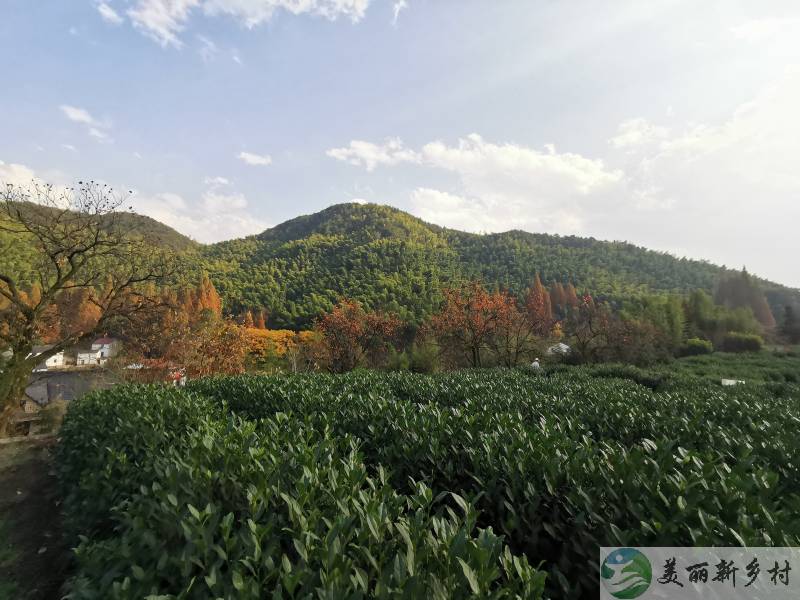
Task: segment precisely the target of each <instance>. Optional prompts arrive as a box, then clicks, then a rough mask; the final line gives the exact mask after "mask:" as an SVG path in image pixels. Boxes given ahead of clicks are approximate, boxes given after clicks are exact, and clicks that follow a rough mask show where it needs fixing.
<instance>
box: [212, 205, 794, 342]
mask: <svg viewBox="0 0 800 600" xmlns="http://www.w3.org/2000/svg"><path fill="white" fill-rule="evenodd" d="M198 253H199V256H200V258H201V262H202V265H203V268H204V269H205V270H207V271H208V272H209V274H210V275H211V278H212V281H214V283H215V285H217V287H218V288H219V290H220V293H221V294H222V297H223V299H224V300H225V301H226V305H227V306H228V307H229V308H230V309H231V310H232V311H234V312H235V311H237V310H243V309H246V308H265V309H267V311H268V312H269V313H270V315H271V316H270V324H271V325H272V326H277V327H304V326H308V325H309V324H310V323H311V321H312V320H313V318H314V317H315V316H316V315H318V314H319V313H320V312H322V311H325V310H329V309H330V307H331V306H332V305H333V304H334V303H335V302H336V300H337V299H338V298H340V297H342V296H348V297H352V298H355V299H357V300H360V301H362V302H363V303H365V304H366V305H367V306H369V307H372V308H381V309H385V310H392V311H394V312H397V313H398V314H400V315H401V316H402V317H404V318H406V319H408V320H410V321H412V322H420V321H421V320H422V319H424V318H425V317H426V316H427V315H428V314H429V313H430V312H431V311H432V310H434V309H435V308H434V307H435V306H437V304H438V302H439V300H440V294H439V291H440V290H441V288H442V287H443V286H447V285H451V284H455V283H458V282H459V281H463V280H465V279H473V278H474V279H481V280H482V281H484V283H486V284H487V285H497V286H501V287H505V288H508V289H510V290H512V291H514V292H521V291H522V290H524V289H525V288H526V287H527V286H529V285H530V284H531V282H532V281H533V278H534V277H535V274H536V273H538V274H539V275H540V276H541V278H542V279H543V281H545V282H549V283H552V282H556V281H560V282H562V283H567V282H572V283H573V284H575V285H576V286H577V287H579V288H580V289H585V290H587V291H589V292H591V293H593V294H595V295H598V296H600V297H604V298H608V299H612V300H613V299H620V298H624V297H629V296H636V295H641V294H646V293H687V292H690V291H692V290H694V289H703V290H706V291H708V292H713V290H714V288H715V285H716V282H717V281H719V279H720V278H721V277H723V276H725V275H726V274H729V273H732V272H733V270H731V269H728V268H726V267H723V266H718V265H715V264H713V263H711V262H709V261H704V260H697V259H689V258H679V257H676V256H673V255H672V254H670V253H667V252H660V251H656V250H650V249H647V248H645V247H642V246H637V245H635V244H631V243H629V242H624V241H603V240H598V239H595V238H592V237H579V236H561V235H557V234H547V233H531V232H527V231H522V230H518V229H515V230H509V231H506V232H499V233H491V234H477V233H470V232H464V231H459V230H455V229H449V228H445V227H440V226H438V225H434V224H431V223H427V222H425V221H424V220H422V219H420V218H418V217H415V216H413V215H411V214H409V213H407V212H404V211H402V210H400V209H397V208H394V207H391V206H387V205H381V204H361V203H343V204H335V205H332V206H329V207H327V208H325V209H323V210H321V211H318V212H316V213H311V214H308V215H301V216H298V217H295V218H293V219H290V220H288V221H284V222H283V223H280V224H278V225H276V226H274V227H271V228H269V229H267V230H265V231H263V232H261V233H259V234H255V235H252V236H249V237H246V238H238V239H234V240H227V241H223V242H217V243H215V244H209V245H205V246H201V247H200V248H199V250H198ZM757 279H758V281H759V283H760V284H761V286H762V288H763V289H764V291H765V293H766V295H767V297H768V299H769V302H770V305H771V307H772V310H773V312H776V311H780V310H781V308H782V306H783V305H785V304H787V303H790V304H793V305H795V304H800V290H797V289H794V288H790V287H787V286H783V285H781V284H778V283H775V282H771V281H768V280H766V279H761V278H757ZM776 314H777V312H776Z"/></svg>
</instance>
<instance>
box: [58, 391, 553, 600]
mask: <svg viewBox="0 0 800 600" xmlns="http://www.w3.org/2000/svg"><path fill="white" fill-rule="evenodd" d="M220 408H221V405H220V406H218V407H215V406H213V405H212V404H210V403H209V402H208V401H207V400H204V399H203V398H202V397H201V396H200V395H198V394H192V393H188V394H187V393H184V392H181V391H177V390H170V389H164V388H156V387H150V388H147V387H131V388H116V389H115V390H113V391H109V392H104V393H100V394H96V395H94V396H90V397H88V398H86V399H82V400H80V401H78V402H76V403H75V405H74V406H73V407H72V409H71V410H70V414H69V417H68V420H67V423H65V428H64V430H63V438H62V443H61V445H60V453H59V457H58V458H59V461H58V462H59V471H60V475H61V481H62V483H63V485H64V487H65V490H66V498H67V499H68V501H67V502H66V503H65V509H66V513H67V515H68V516H69V517H70V521H71V523H72V528H71V529H72V530H73V531H80V530H83V531H84V532H85V533H84V534H83V535H82V536H81V537H80V540H81V541H80V544H79V546H78V548H77V563H78V571H77V574H76V576H75V578H74V579H73V580H72V582H71V583H70V593H69V597H70V598H98V599H99V598H103V599H105V598H264V597H270V598H312V597H313V598H359V597H370V598H373V597H374V598H400V597H403V598H416V597H428V596H429V597H432V598H440V599H446V598H467V597H472V596H480V597H487V598H541V597H542V591H543V586H544V574H543V573H540V572H537V571H536V570H535V569H534V568H532V567H531V566H530V565H529V563H528V561H527V560H526V559H525V558H524V557H520V556H515V555H513V554H511V552H510V551H509V549H508V547H507V546H505V545H504V543H503V540H502V538H500V537H498V536H496V535H495V534H494V533H493V532H492V531H491V530H490V529H484V528H481V527H478V524H477V513H476V511H475V508H474V507H473V506H471V505H470V504H469V503H468V502H467V501H465V500H464V499H463V498H461V497H460V496H458V495H453V494H446V497H447V500H448V502H447V503H444V502H443V501H442V500H443V498H444V496H442V495H439V496H434V493H433V491H432V490H431V489H430V488H429V487H427V486H426V485H424V484H423V483H416V482H410V483H409V488H410V489H411V491H410V492H409V493H407V494H400V493H398V492H397V491H395V490H394V489H393V488H392V487H391V485H390V484H389V482H388V479H389V478H388V476H387V474H386V473H385V471H384V470H383V469H381V468H378V469H375V470H374V471H373V472H372V473H368V471H367V468H366V467H365V465H364V464H363V461H362V460H361V456H360V454H359V450H358V444H357V442H356V440H355V439H354V438H352V437H350V436H348V435H336V436H334V435H333V434H332V432H331V431H330V430H324V429H318V428H315V427H313V426H311V425H310V424H309V421H308V420H307V419H306V420H304V419H300V418H294V417H290V416H288V415H286V414H282V413H276V414H273V415H271V416H270V417H269V418H266V419H263V420H259V421H258V422H247V421H242V420H241V419H240V418H238V417H234V416H228V417H224V416H223V415H222V413H221V412H220Z"/></svg>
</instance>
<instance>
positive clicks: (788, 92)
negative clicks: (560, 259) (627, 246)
mask: <svg viewBox="0 0 800 600" xmlns="http://www.w3.org/2000/svg"><path fill="white" fill-rule="evenodd" d="M799 104H800V70H790V71H787V72H786V73H785V74H784V75H783V76H782V77H780V78H779V79H778V80H776V81H774V82H772V83H771V84H770V85H768V86H767V87H766V88H764V89H763V90H762V91H761V92H760V93H759V94H758V95H756V96H755V97H754V98H753V99H752V100H750V101H749V102H746V103H744V104H742V105H741V106H739V107H738V108H737V109H736V110H735V111H734V112H733V113H732V114H730V115H729V116H728V117H727V118H723V119H721V120H720V121H719V122H717V123H699V124H698V123H695V124H688V125H686V126H684V127H683V128H682V129H681V130H676V131H674V132H673V133H670V134H669V135H666V136H663V137H661V139H659V140H658V142H657V143H654V144H650V145H640V146H631V147H629V148H626V152H627V153H626V156H625V161H626V163H627V164H626V167H625V171H626V173H627V177H626V181H625V197H626V198H629V199H630V203H631V204H632V205H633V206H635V207H636V208H638V209H640V210H638V211H634V212H631V213H623V214H615V215H609V216H608V217H607V218H606V219H605V222H604V225H603V230H604V231H614V232H616V234H617V235H618V236H620V237H621V236H623V235H625V236H626V237H632V236H635V237H636V238H637V241H638V242H639V243H642V244H645V245H648V246H651V247H656V248H661V249H664V250H676V251H677V249H681V251H683V252H688V253H689V254H690V255H693V256H697V257H704V258H707V259H709V260H713V261H716V262H718V263H725V264H729V265H730V264H733V265H741V264H747V265H748V266H751V265H753V264H757V263H759V264H761V265H763V266H761V267H759V268H758V272H759V274H761V275H764V276H771V277H773V278H775V279H777V280H783V281H785V282H786V283H794V284H795V285H797V284H798V283H800V282H798V279H797V276H796V274H793V273H792V267H791V265H790V262H788V263H784V262H783V261H781V260H779V257H782V256H791V255H794V254H796V253H797V246H796V241H794V242H793V240H796V236H795V233H794V228H795V226H794V224H795V223H798V222H800V204H799V203H798V202H797V194H798V190H800V171H799V170H798V168H797V157H798V156H800V122H798V120H797V119H795V118H794V113H795V112H796V107H797V106H798V105H799ZM653 210H656V211H658V218H657V219H656V220H654V219H653V218H652V211H653ZM648 211H650V216H648ZM792 244H794V248H793V247H792ZM781 264H785V265H787V267H786V268H784V270H783V271H781V268H782V267H781V266H780V265H781ZM770 271H771V272H770Z"/></svg>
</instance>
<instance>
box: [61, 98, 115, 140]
mask: <svg viewBox="0 0 800 600" xmlns="http://www.w3.org/2000/svg"><path fill="white" fill-rule="evenodd" d="M59 109H60V110H61V112H62V113H63V114H64V116H65V117H67V119H69V120H70V121H72V122H74V123H80V124H82V125H85V126H86V132H87V133H88V134H89V135H90V136H91V137H93V138H95V139H97V140H99V141H102V142H109V141H111V137H110V136H109V134H108V130H109V129H110V128H111V123H110V122H109V121H107V120H103V121H101V120H99V119H96V118H95V117H93V116H92V115H91V113H89V111H88V110H86V109H85V108H79V107H77V106H70V105H69V104H62V105H61V106H59Z"/></svg>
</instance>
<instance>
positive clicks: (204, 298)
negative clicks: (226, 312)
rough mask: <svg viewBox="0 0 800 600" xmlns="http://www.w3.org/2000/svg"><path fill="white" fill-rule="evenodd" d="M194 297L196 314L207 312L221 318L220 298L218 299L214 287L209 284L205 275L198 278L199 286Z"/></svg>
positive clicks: (209, 281)
mask: <svg viewBox="0 0 800 600" xmlns="http://www.w3.org/2000/svg"><path fill="white" fill-rule="evenodd" d="M195 297H196V303H197V304H196V307H195V308H196V310H197V312H203V311H204V310H208V311H211V313H212V314H214V315H215V316H217V317H219V316H222V298H220V296H219V294H218V293H217V288H215V287H214V284H213V283H211V280H210V279H209V278H208V275H206V274H205V273H204V274H203V276H202V277H201V278H200V285H199V286H198V288H197V292H196V295H195Z"/></svg>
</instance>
